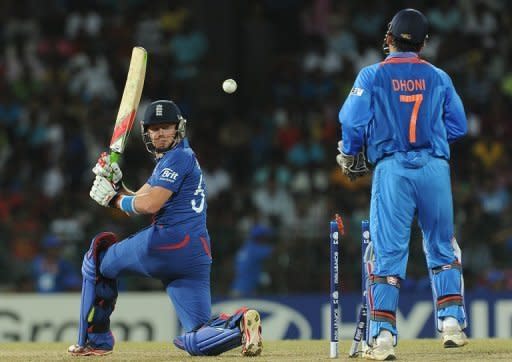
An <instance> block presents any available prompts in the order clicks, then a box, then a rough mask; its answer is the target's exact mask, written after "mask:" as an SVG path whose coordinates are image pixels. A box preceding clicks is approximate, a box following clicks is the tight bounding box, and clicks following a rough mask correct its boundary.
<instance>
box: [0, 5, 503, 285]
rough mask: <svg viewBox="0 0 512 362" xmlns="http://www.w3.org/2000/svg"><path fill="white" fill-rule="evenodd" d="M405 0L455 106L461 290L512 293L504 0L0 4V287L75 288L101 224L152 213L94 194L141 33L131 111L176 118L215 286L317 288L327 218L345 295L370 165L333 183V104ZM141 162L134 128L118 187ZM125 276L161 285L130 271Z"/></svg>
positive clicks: (412, 265)
mask: <svg viewBox="0 0 512 362" xmlns="http://www.w3.org/2000/svg"><path fill="white" fill-rule="evenodd" d="M403 7H415V8H417V9H419V10H422V11H423V12H424V13H425V14H426V15H427V17H428V19H429V21H430V23H431V32H430V39H429V41H428V45H427V47H426V49H425V51H424V52H423V57H424V58H425V59H427V60H428V61H430V62H432V63H433V64H435V65H437V66H439V67H441V68H443V69H445V70H446V71H447V72H448V73H449V74H450V75H451V77H452V79H453V82H454V84H455V87H456V88H457V90H458V91H459V94H460V95H461V97H462V99H463V102H464V104H465V107H466V112H467V116H468V121H469V134H468V136H467V137H466V139H465V140H464V141H462V142H459V143H457V144H455V145H453V147H452V151H453V157H452V161H451V162H452V164H453V167H452V179H453V192H454V199H455V200H454V202H455V219H456V237H457V240H458V242H459V244H460V245H461V247H462V250H463V264H464V271H465V278H466V280H465V281H466V287H467V290H498V291H505V290H508V291H511V290H512V268H511V266H510V262H509V261H510V259H511V257H512V210H511V205H512V204H511V196H510V192H511V186H512V166H511V165H512V160H511V155H512V152H511V151H512V150H511V147H512V145H511V143H509V142H507V140H508V139H510V138H511V136H512V126H511V124H512V122H511V120H510V113H508V111H507V109H509V108H510V107H511V105H512V63H511V62H512V60H511V59H512V56H511V50H512V41H511V38H510V37H511V34H512V5H511V3H510V2H507V1H505V0H466V1H463V0H459V1H448V0H446V1H426V0H425V1H393V2H391V1H388V2H385V1H369V2H354V1H340V0H281V1H274V0H253V1H238V0H218V1H206V0H189V1H178V0H176V1H160V0H159V1H156V0H155V1H151V2H150V3H148V2H145V1H143V0H130V1H120V2H118V1H112V0H91V1H60V0H49V1H38V0H16V1H13V0H4V1H2V2H1V3H0V39H1V44H2V46H1V47H0V51H1V53H0V290H2V291H19V292H27V291H39V292H55V291H67V290H79V289H80V286H81V281H80V265H81V258H82V255H83V254H84V253H85V251H86V250H87V249H88V247H89V242H90V239H91V238H92V237H93V236H94V235H95V234H96V233H97V232H100V231H106V230H108V231H113V232H116V233H118V234H119V236H120V237H125V236H127V235H129V234H130V233H133V232H135V231H136V230H137V229H138V228H140V227H142V226H144V225H146V224H148V223H150V222H151V218H150V217H145V216H138V217H135V218H128V217H127V216H125V215H124V214H122V213H121V212H118V211H116V210H113V209H104V208H101V207H100V206H98V205H96V204H95V203H94V202H93V201H92V200H91V199H90V198H89V189H90V186H91V181H92V179H93V174H92V172H91V168H92V167H93V165H94V164H95V162H96V159H97V158H98V156H99V154H100V152H101V151H104V150H106V148H107V146H108V143H109V141H110V136H111V132H112V129H113V121H114V119H115V116H116V114H117V106H118V104H119V100H120V97H121V92H122V89H123V86H124V81H125V77H126V72H127V66H128V62H129V57H130V53H131V48H132V47H133V46H135V45H140V46H143V47H145V48H146V49H147V50H148V53H149V58H148V59H149V60H148V70H147V76H146V82H145V86H144V92H143V99H142V101H141V106H140V109H141V110H142V111H143V110H144V107H145V105H146V104H147V103H148V102H149V101H152V100H155V99H162V98H165V99H173V100H175V101H176V102H177V104H178V105H179V106H180V108H181V109H182V111H183V113H184V114H185V116H186V118H187V119H188V136H189V139H190V142H191V144H192V146H193V147H194V149H195V150H196V152H197V154H198V158H199V161H200V163H201V165H202V168H203V172H204V174H205V178H206V182H207V186H208V203H209V214H208V215H209V216H208V228H209V231H210V234H211V239H212V248H213V257H214V264H213V274H212V280H213V282H212V288H213V293H214V294H216V295H227V294H231V295H243V294H245V295H251V294H257V293H265V294H284V293H308V292H325V291H327V290H328V283H329V277H328V274H329V267H328V265H329V254H328V247H329V231H328V230H329V229H328V228H329V224H328V222H329V220H330V218H332V217H333V215H334V213H336V212H339V213H341V214H342V216H343V217H344V220H345V225H346V229H347V230H346V231H347V232H346V235H345V237H344V238H343V240H342V244H341V245H342V246H341V247H342V257H341V273H342V284H343V289H344V290H345V291H355V290H357V288H358V285H359V283H360V239H361V235H360V234H361V232H360V222H361V220H363V219H365V218H367V217H368V208H369V198H370V181H371V179H370V177H371V176H370V177H367V178H363V179H360V180H358V181H357V182H354V183H350V182H349V181H348V180H347V179H345V178H344V177H343V176H342V175H341V172H340V171H339V168H338V166H337V164H336V162H335V156H336V153H337V151H336V146H337V142H338V140H339V139H340V137H341V133H340V132H341V131H340V127H339V123H338V118H337V116H338V111H339V108H340V106H341V104H342V102H343V100H344V99H345V97H346V95H347V94H348V92H349V91H350V88H351V87H352V83H353V80H354V79H355V75H356V74H357V72H358V71H359V69H360V68H361V67H363V66H365V65H369V64H371V63H374V62H377V61H379V60H381V59H382V57H383V53H382V49H381V42H382V39H383V37H384V33H385V30H386V26H387V22H388V21H389V20H390V18H391V17H392V15H393V14H394V13H395V12H396V11H398V10H399V9H401V8H403ZM27 9H30V11H27ZM225 78H234V79H236V80H237V82H238V83H239V89H238V91H237V92H236V93H234V94H232V95H227V94H224V93H222V90H221V83H222V80H223V79H225ZM139 113H141V112H139ZM138 119H140V117H139V118H138ZM152 162H153V161H152V160H151V158H150V155H149V154H148V153H146V151H145V148H144V145H143V144H142V142H141V139H140V131H139V129H138V126H137V125H136V126H135V127H134V130H133V131H132V134H131V136H130V140H129V143H128V147H127V150H126V153H125V155H124V156H123V162H122V164H121V167H122V169H123V173H124V175H125V182H126V184H127V185H128V186H129V187H131V188H137V187H139V186H140V185H142V184H143V183H144V182H145V181H146V179H147V177H149V174H150V172H151V170H152V168H153V163H152ZM262 230H263V231H264V232H263V231H262ZM262 233H263V234H264V237H261V235H262ZM244 263H246V264H245V265H244ZM247 263H248V264H247ZM248 266H250V268H251V269H250V270H254V275H250V273H249V274H247V267H248ZM240 273H242V274H243V273H245V274H244V275H245V276H246V277H245V279H244V275H241V274H240ZM427 278H428V277H427V272H426V266H425V260H424V257H423V255H422V247H421V233H420V231H419V230H418V229H417V227H415V228H414V229H413V233H412V237H411V254H410V257H409V267H408V279H407V282H404V283H403V286H402V288H405V289H408V290H411V291H418V290H423V289H424V290H428V288H429V286H428V279H427ZM240 280H242V281H243V280H245V282H240ZM244 283H245V284H246V285H245V286H244V285H243V284H244ZM247 284H250V285H247ZM241 285H242V286H241ZM123 288H124V289H125V290H153V289H161V286H160V285H157V284H154V282H150V281H147V280H144V279H138V278H124V279H123Z"/></svg>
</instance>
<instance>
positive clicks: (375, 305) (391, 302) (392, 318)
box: [367, 275, 400, 346]
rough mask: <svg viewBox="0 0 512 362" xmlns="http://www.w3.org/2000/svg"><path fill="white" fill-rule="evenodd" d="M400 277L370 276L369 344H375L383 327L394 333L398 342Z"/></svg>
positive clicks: (368, 296)
mask: <svg viewBox="0 0 512 362" xmlns="http://www.w3.org/2000/svg"><path fill="white" fill-rule="evenodd" d="M399 288H400V278H398V277H396V276H377V275H371V276H370V288H369V290H368V295H367V298H368V305H369V306H370V311H369V316H368V319H369V334H370V335H369V336H370V338H369V339H368V345H370V346H371V345H373V339H374V338H376V337H377V336H378V335H379V332H380V331H381V330H382V329H387V330H388V331H390V332H391V333H392V334H393V337H394V344H396V336H397V334H398V331H397V329H396V309H397V307H398V294H399Z"/></svg>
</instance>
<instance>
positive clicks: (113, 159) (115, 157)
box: [110, 151, 121, 163]
mask: <svg viewBox="0 0 512 362" xmlns="http://www.w3.org/2000/svg"><path fill="white" fill-rule="evenodd" d="M120 157H121V154H120V153H119V152H115V151H111V152H110V163H114V162H118V161H119V158H120Z"/></svg>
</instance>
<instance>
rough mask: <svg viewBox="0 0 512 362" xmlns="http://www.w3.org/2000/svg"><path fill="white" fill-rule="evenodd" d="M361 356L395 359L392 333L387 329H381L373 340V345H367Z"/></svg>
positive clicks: (379, 359)
mask: <svg viewBox="0 0 512 362" xmlns="http://www.w3.org/2000/svg"><path fill="white" fill-rule="evenodd" d="M363 357H364V358H366V359H371V360H375V361H391V360H394V359H396V356H395V349H394V348H393V335H392V334H391V332H390V331H388V330H381V332H380V333H379V336H378V337H377V338H376V340H375V342H373V347H369V348H368V349H367V350H366V351H364V352H363Z"/></svg>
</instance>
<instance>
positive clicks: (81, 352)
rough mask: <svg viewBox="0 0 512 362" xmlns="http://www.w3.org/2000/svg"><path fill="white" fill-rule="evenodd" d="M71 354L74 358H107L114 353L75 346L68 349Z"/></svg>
mask: <svg viewBox="0 0 512 362" xmlns="http://www.w3.org/2000/svg"><path fill="white" fill-rule="evenodd" d="M68 352H69V354H71V355H73V356H106V355H108V354H111V353H112V350H105V349H98V348H94V347H91V346H79V345H78V344H73V345H71V346H69V347H68Z"/></svg>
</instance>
